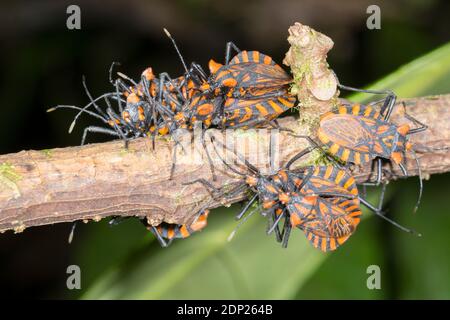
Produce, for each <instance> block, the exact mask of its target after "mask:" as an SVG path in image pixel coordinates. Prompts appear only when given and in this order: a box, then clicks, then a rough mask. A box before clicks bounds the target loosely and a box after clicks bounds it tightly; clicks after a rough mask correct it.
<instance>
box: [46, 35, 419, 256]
mask: <svg viewBox="0 0 450 320" xmlns="http://www.w3.org/2000/svg"><path fill="white" fill-rule="evenodd" d="M165 32H166V34H167V36H168V37H169V39H171V41H172V43H173V45H174V48H175V49H176V51H177V54H178V56H179V58H180V61H181V63H182V65H183V68H184V74H183V75H181V76H179V77H176V78H172V77H170V76H169V75H168V74H167V73H161V74H159V76H156V75H155V74H154V73H153V70H152V68H147V69H145V70H144V72H142V75H141V78H140V80H139V81H138V82H135V81H134V80H132V79H131V78H129V77H127V76H126V75H124V74H122V73H118V75H119V77H118V78H117V79H115V80H113V79H112V70H113V68H114V64H113V65H112V66H111V69H110V81H111V83H112V85H113V86H114V90H113V91H112V92H109V93H106V94H103V95H101V96H100V97H97V98H95V99H94V98H93V97H92V95H91V94H90V92H89V91H88V90H87V87H86V85H85V83H84V81H83V84H84V86H85V89H86V92H87V94H88V97H89V99H90V103H89V104H87V105H86V106H84V107H83V108H79V107H75V106H66V105H64V106H57V107H55V108H53V109H51V110H54V109H58V108H72V109H76V110H78V114H77V115H76V116H75V118H74V121H73V122H72V125H71V126H70V130H69V131H72V129H73V127H74V125H75V123H76V121H77V120H78V118H79V117H80V116H81V115H82V114H89V115H91V116H93V117H95V118H97V119H99V120H100V121H102V122H103V123H105V124H106V127H100V126H88V127H86V128H85V129H84V132H83V136H82V144H84V143H85V141H86V136H87V134H88V133H89V132H98V133H104V134H108V135H111V136H114V137H117V138H121V139H123V140H124V141H125V144H126V145H127V142H128V141H129V140H130V139H134V138H137V137H149V138H151V139H152V140H153V141H154V139H155V137H156V136H165V135H170V136H171V137H172V138H173V139H174V141H175V144H177V143H178V141H177V140H176V135H175V134H174V132H175V131H176V130H178V129H187V130H193V128H194V127H195V126H198V125H200V126H201V127H202V128H203V129H206V128H210V127H214V128H218V129H230V128H231V129H237V128H241V129H248V128H257V127H269V128H278V129H280V126H279V124H278V122H277V120H276V119H277V118H278V117H279V116H280V115H282V114H283V113H285V112H286V111H288V110H289V109H291V108H293V107H294V105H295V104H296V102H297V97H295V96H294V95H292V94H290V91H289V88H290V85H291V84H292V83H293V78H292V77H291V76H290V75H289V74H288V73H287V72H286V71H285V70H283V68H281V67H280V66H279V65H278V64H276V63H275V62H274V61H273V60H272V58H271V57H269V56H268V55H265V54H263V53H260V52H258V51H245V50H244V51H241V50H239V49H238V47H237V46H236V45H235V44H233V43H232V42H229V43H228V44H227V45H226V51H225V52H226V53H225V61H224V64H221V63H218V62H216V61H214V60H212V59H211V60H210V61H209V65H208V69H209V70H208V71H209V73H207V72H205V70H204V69H203V68H202V67H201V66H200V65H199V64H197V63H195V62H193V63H191V64H190V65H189V66H188V65H187V64H186V63H185V61H184V59H183V57H182V55H181V53H180V51H179V49H178V47H177V45H176V43H175V41H174V39H173V38H172V37H171V35H170V34H169V32H167V30H165ZM233 54H234V56H233ZM339 87H340V89H344V90H356V91H364V92H368V93H373V94H387V97H386V98H385V99H383V100H380V101H376V102H374V103H372V104H369V105H362V104H361V105H360V104H353V105H341V106H339V107H337V108H336V109H335V110H333V111H330V112H328V113H326V114H323V115H322V116H321V117H320V122H319V126H318V129H317V133H316V136H317V138H318V141H314V140H313V139H312V138H310V137H300V138H304V139H307V140H308V141H309V143H310V147H308V148H306V149H305V150H302V151H301V152H299V153H298V154H296V155H295V156H294V157H293V158H291V159H290V160H289V161H288V162H287V163H286V164H284V165H283V166H282V167H281V168H279V169H278V170H276V171H273V170H272V172H271V173H269V174H263V173H262V172H261V171H260V170H258V168H257V167H256V166H255V165H253V164H251V163H250V162H249V161H248V160H246V159H245V158H244V157H243V156H242V155H241V154H239V153H237V152H235V151H232V150H231V149H230V148H229V147H227V146H226V145H224V144H223V143H222V142H220V141H218V140H216V139H214V137H211V138H210V139H211V144H212V145H213V146H214V150H215V154H216V155H217V156H218V158H220V160H221V162H222V163H223V166H224V167H225V168H227V169H228V172H229V173H231V174H235V175H238V176H241V177H242V180H241V182H240V183H239V184H238V185H237V186H236V187H235V188H234V189H233V190H231V191H230V190H226V191H225V190H220V189H218V188H216V187H214V185H213V184H212V183H211V182H210V181H206V180H203V179H199V180H195V181H192V182H191V183H197V182H198V183H202V184H203V185H204V186H205V187H206V188H207V189H208V190H209V191H210V192H211V194H212V196H213V197H214V198H215V199H224V198H225V199H226V198H228V197H231V196H233V195H234V194H236V193H241V192H243V191H246V190H249V191H251V192H252V194H253V195H252V196H251V198H250V200H249V201H248V203H247V204H246V205H245V206H244V208H243V209H242V211H241V212H240V213H239V214H238V215H237V218H238V219H241V218H243V217H244V216H245V218H244V220H243V221H245V219H247V218H248V217H249V216H250V215H251V214H252V213H253V212H255V210H253V211H251V213H249V214H247V215H246V213H247V212H248V211H249V210H250V209H251V208H253V207H254V205H255V204H258V205H257V209H258V210H259V211H260V212H261V214H262V215H263V216H264V217H266V218H267V220H268V228H267V233H268V234H272V233H274V234H275V237H276V240H277V241H278V242H280V243H281V244H282V246H283V247H286V246H287V245H288V240H289V236H290V233H291V230H292V229H293V228H295V227H296V228H298V229H300V230H302V231H303V232H304V234H305V236H306V238H307V239H308V241H309V242H310V243H311V244H312V245H313V246H314V247H316V248H318V249H320V250H322V251H332V250H335V249H336V248H337V247H339V246H340V245H342V244H343V243H344V242H345V241H346V240H347V239H348V238H349V237H350V236H351V235H352V234H353V233H354V231H355V229H356V228H357V226H358V224H359V221H360V216H361V209H360V206H361V205H364V206H366V207H368V208H369V209H370V210H371V211H373V212H374V213H375V214H376V215H378V216H380V217H381V218H383V219H385V220H387V221H389V222H391V223H392V224H394V225H396V226H397V227H399V228H401V229H403V230H405V231H408V232H413V231H412V230H410V229H406V228H404V227H402V226H400V225H398V224H397V223H395V222H394V221H392V220H390V219H389V218H388V217H386V216H385V215H384V213H383V211H382V202H383V195H384V190H385V185H384V184H383V189H382V192H381V196H380V201H379V204H378V205H377V206H374V205H372V204H370V203H369V202H368V201H367V200H366V199H364V197H363V196H361V194H360V193H359V192H358V187H357V185H356V181H355V178H354V177H353V176H352V175H351V173H350V172H349V170H348V165H351V164H354V165H367V164H369V163H374V166H375V165H376V170H373V171H374V175H375V174H376V179H374V180H375V181H374V182H371V183H366V184H364V185H367V184H375V185H380V184H381V181H382V176H383V169H382V165H383V162H386V161H388V162H392V163H393V164H396V165H398V166H399V167H400V169H401V171H402V172H403V174H404V175H405V176H407V175H408V172H407V170H406V167H405V164H404V161H405V154H406V153H407V152H412V154H413V156H414V158H415V159H416V161H417V158H416V157H415V154H414V153H413V148H412V145H411V143H410V142H409V136H410V135H411V134H414V133H417V132H420V131H423V130H425V129H426V126H425V125H424V124H422V123H420V122H419V121H417V120H416V119H413V118H412V117H410V116H408V115H407V114H406V113H405V114H406V116H407V118H408V120H410V121H411V122H412V123H414V124H415V125H416V127H415V128H411V127H410V125H409V124H400V125H398V124H395V123H392V122H390V116H391V114H392V111H393V108H394V105H395V102H396V96H395V94H393V93H392V92H390V91H388V92H385V91H370V90H359V89H354V88H351V87H346V86H343V85H339ZM101 102H104V103H105V105H106V108H105V107H103V108H102V107H101V106H100V103H101ZM378 104H382V105H381V107H377V105H378ZM113 105H114V106H116V105H117V107H113ZM202 132H204V130H203V131H202ZM202 144H203V146H204V147H205V149H206V138H205V136H204V135H202ZM153 146H154V144H153ZM216 146H220V147H222V150H226V151H227V152H232V153H233V154H234V156H235V158H236V159H235V160H237V162H240V165H239V166H238V165H237V164H236V165H231V164H229V163H227V161H225V159H224V157H223V156H222V155H221V154H220V152H219V151H218V149H217V147H216ZM314 149H319V150H320V151H321V152H323V153H324V155H325V156H326V157H327V158H328V159H330V161H331V162H330V163H332V164H329V165H312V166H307V167H301V168H297V169H292V168H291V167H292V165H293V163H294V162H296V161H297V160H298V159H300V158H302V157H304V156H305V155H306V154H308V153H310V152H311V151H312V150H314ZM175 154H176V153H175V152H174V157H175ZM207 155H208V161H209V166H210V169H211V174H212V177H213V179H212V181H214V180H215V173H214V165H213V163H212V161H211V157H210V155H209V153H207ZM417 166H418V170H419V173H420V166H419V163H418V161H417ZM242 167H244V170H245V171H243V170H242ZM174 169H175V159H174V161H173V164H172V170H171V177H172V174H173V171H174ZM419 177H420V174H419ZM421 193H422V180H421V179H420V195H421ZM420 195H419V200H418V203H417V205H418V204H419V202H420ZM416 207H417V206H416ZM208 215H209V210H208V209H203V210H201V211H200V212H198V213H197V214H196V215H195V219H194V220H193V222H192V223H190V224H186V225H175V224H168V223H161V224H160V225H158V226H151V225H148V224H147V222H146V221H144V220H143V223H144V224H146V226H147V228H148V229H149V230H150V231H151V232H152V233H154V234H155V236H156V238H157V239H158V241H159V242H160V244H161V245H162V246H168V245H169V244H170V243H171V242H172V240H174V239H176V238H186V237H188V236H190V235H191V234H192V233H194V232H196V231H199V230H201V229H203V228H204V227H205V226H206V225H207V217H208Z"/></svg>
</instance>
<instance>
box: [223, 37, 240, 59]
mask: <svg viewBox="0 0 450 320" xmlns="http://www.w3.org/2000/svg"><path fill="white" fill-rule="evenodd" d="M231 50H234V51H236V52H237V53H239V52H241V50H240V49H239V48H238V47H237V46H236V45H235V44H234V43H233V42H231V41H229V42H227V45H226V48H225V64H228V63H229V62H230V56H231Z"/></svg>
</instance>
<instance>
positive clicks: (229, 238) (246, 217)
mask: <svg viewBox="0 0 450 320" xmlns="http://www.w3.org/2000/svg"><path fill="white" fill-rule="evenodd" d="M256 211H258V208H255V209H253V210H252V211H251V212H250V213H249V214H248V215H246V216H245V217H244V219H242V220H241V221H240V222H239V224H238V225H237V226H236V227H235V228H234V229H233V231H231V233H230V235H229V236H228V238H227V241H231V240H232V239H233V238H234V236H235V235H236V232H237V230H238V229H239V228H240V227H241V226H242V224H244V223H245V222H246V221H247V220H248V218H250V217H251V216H252V215H253V214H254V213H255V212H256Z"/></svg>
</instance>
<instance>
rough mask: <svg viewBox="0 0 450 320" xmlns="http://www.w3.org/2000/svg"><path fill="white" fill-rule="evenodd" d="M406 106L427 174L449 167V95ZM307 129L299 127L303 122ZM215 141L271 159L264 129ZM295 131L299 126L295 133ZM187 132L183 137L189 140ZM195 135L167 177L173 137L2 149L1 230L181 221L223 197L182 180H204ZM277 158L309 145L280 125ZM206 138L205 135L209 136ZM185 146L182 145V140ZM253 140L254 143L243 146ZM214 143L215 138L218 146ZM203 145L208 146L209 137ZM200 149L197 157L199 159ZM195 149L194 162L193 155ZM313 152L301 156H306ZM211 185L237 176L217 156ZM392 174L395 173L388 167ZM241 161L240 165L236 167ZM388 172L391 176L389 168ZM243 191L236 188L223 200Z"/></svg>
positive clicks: (362, 176) (258, 160)
mask: <svg viewBox="0 0 450 320" xmlns="http://www.w3.org/2000/svg"><path fill="white" fill-rule="evenodd" d="M405 102H406V104H407V109H408V113H409V114H411V115H412V116H414V117H416V118H417V119H418V120H420V121H423V122H424V123H426V124H428V125H429V129H428V130H427V131H425V132H422V133H419V134H416V135H413V136H411V141H412V142H413V143H414V144H415V147H416V149H417V151H418V157H419V159H420V162H421V167H422V170H423V172H424V173H425V175H429V174H433V173H441V172H448V171H449V170H450V153H449V151H448V150H449V147H450V127H449V125H448V119H450V95H444V96H434V97H425V98H417V99H408V100H405ZM402 113H403V108H402V107H401V106H398V107H396V108H395V113H394V115H393V118H392V119H393V121H404V120H402V118H403V116H402ZM280 125H281V126H282V127H287V128H292V129H295V128H298V127H299V125H298V120H297V119H294V118H292V117H288V118H284V119H281V121H280ZM303 130H305V129H303ZM207 132H208V133H209V134H213V135H214V136H216V137H217V138H218V139H219V140H220V139H223V138H224V137H223V136H224V135H227V141H229V140H228V139H230V138H231V139H234V141H235V143H236V144H239V145H241V146H242V145H246V146H247V152H242V153H243V154H244V156H245V157H249V159H251V160H252V163H255V164H257V166H258V167H260V168H262V167H264V166H265V164H267V163H268V162H269V157H268V150H267V146H268V145H269V139H270V132H269V131H267V130H263V131H259V130H258V132H256V131H250V132H248V131H241V130H237V131H236V130H229V131H226V132H221V131H219V130H215V129H210V130H208V131H207ZM297 133H299V134H301V133H304V132H297ZM190 138H191V133H187V134H185V135H184V136H182V139H183V141H189V140H190ZM198 140H199V139H196V142H197V143H196V144H197V150H194V151H193V153H190V152H189V150H185V152H186V153H185V154H184V153H183V150H182V148H177V149H178V152H177V165H176V171H175V176H174V178H173V180H169V175H170V168H171V163H172V160H171V159H172V150H173V149H172V148H173V142H171V141H167V140H165V139H158V140H157V141H156V148H155V150H152V147H151V141H150V140H149V139H145V138H141V139H136V140H134V141H132V142H131V143H130V147H129V150H125V149H124V146H123V142H122V141H113V142H108V143H100V144H91V145H87V146H83V147H69V148H63V149H52V150H46V151H22V152H19V153H15V154H7V155H2V156H0V166H1V167H0V168H1V169H0V186H1V187H0V231H2V232H3V231H6V230H14V231H16V232H20V231H23V230H24V229H25V228H27V227H30V226H38V225H45V224H52V223H59V222H70V221H76V220H91V219H92V220H100V219H102V218H105V217H108V216H111V215H118V216H141V217H142V216H146V217H147V218H148V220H149V222H150V223H152V224H155V225H156V224H159V223H160V222H161V221H166V222H169V223H185V222H187V221H188V220H189V219H190V218H191V217H192V216H193V215H194V214H195V213H196V212H197V210H198V209H199V208H200V207H201V206H203V205H206V206H208V207H211V208H212V207H217V206H220V205H222V204H221V203H219V202H217V201H214V200H212V199H211V196H210V194H209V193H208V192H207V191H206V189H205V188H204V187H203V186H202V185H201V184H199V183H197V184H192V185H184V183H186V182H189V181H193V180H195V179H201V178H203V179H206V180H208V181H210V182H212V180H211V172H210V170H209V167H208V162H207V161H205V160H204V159H206V158H205V154H204V152H203V151H202V148H201V144H200V143H199V141H198ZM274 140H277V141H278V145H279V159H280V163H281V164H283V163H285V162H286V161H287V160H288V159H289V158H290V157H292V155H294V154H295V153H296V152H298V151H299V150H302V149H303V148H305V147H306V146H307V142H305V141H304V140H303V139H299V138H295V137H293V136H292V135H289V134H287V133H286V132H279V135H277V136H276V139H274ZM207 142H208V140H207ZM187 145H188V144H187ZM251 146H253V147H254V146H257V147H258V148H257V150H256V152H255V148H253V150H249V149H250V147H251ZM216 147H217V145H216ZM208 150H210V154H211V155H213V154H214V153H215V152H214V149H213V148H212V146H211V145H210V143H209V142H208ZM199 155H202V158H203V159H200V157H199ZM193 156H197V158H198V159H197V160H198V161H192V157H193ZM311 157H313V154H311V155H308V156H307V157H305V162H308V161H310V160H311ZM215 165H216V167H217V169H216V174H217V181H216V182H212V183H213V184H214V185H215V186H217V187H222V188H223V187H224V186H229V188H231V187H230V186H231V185H232V184H233V183H235V182H237V181H239V179H241V177H238V176H236V175H234V176H231V175H230V170H227V169H226V168H223V166H221V162H220V161H217V159H216V163H215ZM407 168H408V170H409V171H410V173H411V174H416V172H417V171H416V168H415V163H414V161H411V159H408V161H407ZM393 169H394V171H393V172H392V173H393V175H392V176H394V177H395V176H396V175H399V172H398V170H397V168H395V167H394V168H393ZM242 170H243V167H242V168H241V171H242ZM369 172H370V168H363V170H362V171H358V170H356V171H355V174H356V176H357V180H358V181H359V182H363V181H365V180H367V177H368V173H369ZM388 176H391V175H388ZM244 198H245V195H244V194H243V193H240V194H238V195H236V196H235V197H233V198H232V199H229V201H227V203H232V202H236V201H239V200H242V199H244Z"/></svg>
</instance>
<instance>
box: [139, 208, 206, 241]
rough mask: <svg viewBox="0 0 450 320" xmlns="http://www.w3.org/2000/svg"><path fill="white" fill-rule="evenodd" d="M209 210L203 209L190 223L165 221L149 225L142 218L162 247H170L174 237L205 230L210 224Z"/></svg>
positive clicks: (186, 235) (183, 236)
mask: <svg viewBox="0 0 450 320" xmlns="http://www.w3.org/2000/svg"><path fill="white" fill-rule="evenodd" d="M208 215H209V210H201V211H200V212H199V213H198V214H197V215H196V216H195V217H194V220H193V221H192V222H191V223H189V224H171V223H166V222H163V223H161V224H159V225H157V226H151V225H149V224H148V223H147V222H146V220H142V221H143V223H144V224H145V225H146V227H147V229H148V230H149V231H151V232H152V233H153V234H154V235H155V237H156V239H157V240H158V242H159V244H160V245H161V246H162V247H168V246H169V245H170V244H171V243H172V241H173V240H174V239H184V238H187V237H189V236H191V235H192V234H193V233H195V232H198V231H201V230H203V229H204V228H205V227H206V226H207V224H208V221H207V219H208Z"/></svg>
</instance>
